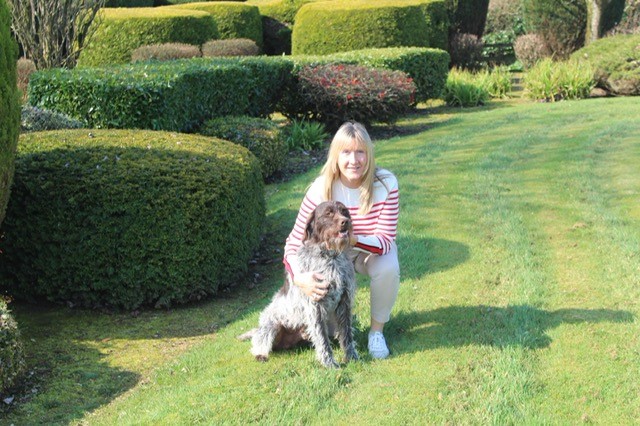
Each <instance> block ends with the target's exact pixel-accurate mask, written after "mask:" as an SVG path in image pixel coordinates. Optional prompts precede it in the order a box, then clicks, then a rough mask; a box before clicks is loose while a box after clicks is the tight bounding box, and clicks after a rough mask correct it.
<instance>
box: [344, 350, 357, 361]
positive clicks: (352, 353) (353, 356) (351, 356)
mask: <svg viewBox="0 0 640 426" xmlns="http://www.w3.org/2000/svg"><path fill="white" fill-rule="evenodd" d="M359 360H360V356H359V355H358V352H357V351H356V350H355V349H354V350H353V351H349V352H347V354H346V356H345V362H350V361H359Z"/></svg>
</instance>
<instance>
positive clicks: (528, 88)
mask: <svg viewBox="0 0 640 426" xmlns="http://www.w3.org/2000/svg"><path fill="white" fill-rule="evenodd" d="M594 87H595V79H594V71H593V68H592V67H591V65H590V64H588V63H585V62H579V61H577V60H570V61H565V62H554V61H552V60H551V59H544V60H542V61H540V62H539V63H538V64H537V65H536V66H534V67H533V68H531V69H530V70H529V72H528V73H527V75H526V76H525V78H524V89H525V94H526V95H527V96H528V97H529V98H531V99H536V100H541V101H547V102H555V101H559V100H562V99H583V98H588V97H589V94H590V93H591V89H593V88H594Z"/></svg>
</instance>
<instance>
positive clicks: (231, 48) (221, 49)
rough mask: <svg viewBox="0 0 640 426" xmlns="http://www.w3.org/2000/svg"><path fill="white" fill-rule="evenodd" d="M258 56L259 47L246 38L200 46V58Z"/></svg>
mask: <svg viewBox="0 0 640 426" xmlns="http://www.w3.org/2000/svg"><path fill="white" fill-rule="evenodd" d="M259 54H260V47H259V46H258V45H257V44H256V42H255V41H253V40H249V39H248V38H233V39H227V40H209V41H208V42H206V43H205V44H203V45H202V56H204V57H205V58H211V57H215V56H256V55H259Z"/></svg>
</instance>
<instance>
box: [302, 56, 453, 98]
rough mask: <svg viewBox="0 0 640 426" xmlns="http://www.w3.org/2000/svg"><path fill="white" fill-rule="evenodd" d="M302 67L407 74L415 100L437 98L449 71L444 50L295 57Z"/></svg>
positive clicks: (447, 59) (447, 57)
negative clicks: (363, 68) (362, 68)
mask: <svg viewBox="0 0 640 426" xmlns="http://www.w3.org/2000/svg"><path fill="white" fill-rule="evenodd" d="M292 59H293V60H294V61H295V62H296V64H297V65H298V66H299V67H301V66H304V65H307V64H329V63H342V64H357V65H363V66H366V67H371V68H386V69H389V70H394V71H402V72H405V73H407V74H408V75H409V76H410V77H411V78H412V79H413V82H414V83H415V85H416V88H417V91H416V101H417V102H423V101H426V100H427V99H437V98H439V97H440V94H441V93H442V89H443V88H444V85H445V82H446V81H447V73H448V72H449V54H448V53H447V52H445V51H444V50H440V49H430V48H423V47H391V48H386V49H363V50H357V51H353V52H343V53H335V54H333V55H326V56H294V57H292Z"/></svg>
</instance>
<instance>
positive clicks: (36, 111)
mask: <svg viewBox="0 0 640 426" xmlns="http://www.w3.org/2000/svg"><path fill="white" fill-rule="evenodd" d="M83 127H85V124H84V123H83V122H82V121H80V120H76V119H73V118H71V117H69V116H67V115H64V114H60V113H59V112H55V111H49V110H46V109H42V108H36V107H32V106H30V105H23V106H22V116H21V120H20V130H21V131H22V132H41V131H44V130H58V129H80V128H83Z"/></svg>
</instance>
